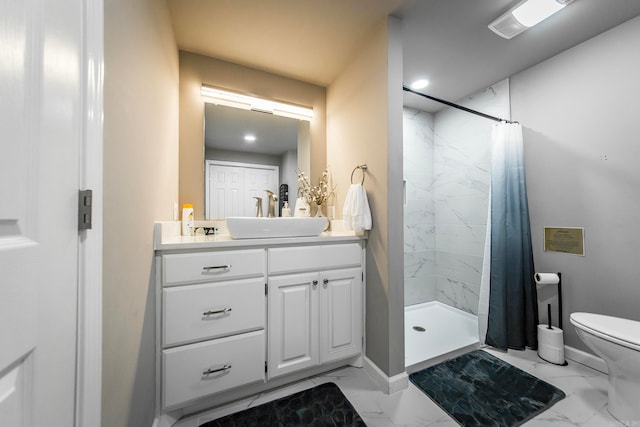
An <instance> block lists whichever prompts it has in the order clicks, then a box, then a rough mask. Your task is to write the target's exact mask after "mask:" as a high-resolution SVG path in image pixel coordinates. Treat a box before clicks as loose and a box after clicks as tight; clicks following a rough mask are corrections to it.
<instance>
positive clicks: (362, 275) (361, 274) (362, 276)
mask: <svg viewBox="0 0 640 427" xmlns="http://www.w3.org/2000/svg"><path fill="white" fill-rule="evenodd" d="M360 277H361V278H362V281H363V282H364V271H363V272H362V273H360Z"/></svg>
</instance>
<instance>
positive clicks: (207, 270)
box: [202, 264, 231, 273]
mask: <svg viewBox="0 0 640 427" xmlns="http://www.w3.org/2000/svg"><path fill="white" fill-rule="evenodd" d="M202 269H203V270H204V271H206V272H207V273H208V272H210V271H212V270H231V264H227V265H212V266H210V267H202Z"/></svg>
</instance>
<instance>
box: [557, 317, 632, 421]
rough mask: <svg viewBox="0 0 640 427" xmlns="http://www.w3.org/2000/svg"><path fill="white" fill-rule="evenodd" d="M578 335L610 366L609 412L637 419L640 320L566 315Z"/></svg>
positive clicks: (621, 416) (616, 415) (625, 417)
mask: <svg viewBox="0 0 640 427" xmlns="http://www.w3.org/2000/svg"><path fill="white" fill-rule="evenodd" d="M569 320H570V321H571V324H573V326H575V328H576V332H577V333H578V336H579V337H580V339H581V340H582V341H584V343H585V344H586V345H587V347H589V348H590V349H591V350H593V352H594V353H596V354H597V355H598V356H600V357H601V358H602V359H603V360H604V362H605V363H606V364H607V368H609V406H608V409H609V412H610V413H611V415H613V416H614V417H615V418H617V419H618V420H620V421H623V422H629V421H640V405H638V396H640V322H637V321H634V320H628V319H621V318H618V317H612V316H605V315H602V314H593V313H572V314H571V316H570V317H569Z"/></svg>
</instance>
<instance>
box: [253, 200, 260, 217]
mask: <svg viewBox="0 0 640 427" xmlns="http://www.w3.org/2000/svg"><path fill="white" fill-rule="evenodd" d="M253 198H254V199H256V217H258V218H260V217H261V216H262V197H256V196H253Z"/></svg>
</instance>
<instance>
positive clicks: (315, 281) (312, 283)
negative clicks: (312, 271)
mask: <svg viewBox="0 0 640 427" xmlns="http://www.w3.org/2000/svg"><path fill="white" fill-rule="evenodd" d="M311 285H313V287H314V288H315V287H316V286H318V281H317V280H314V281H313V282H311Z"/></svg>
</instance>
